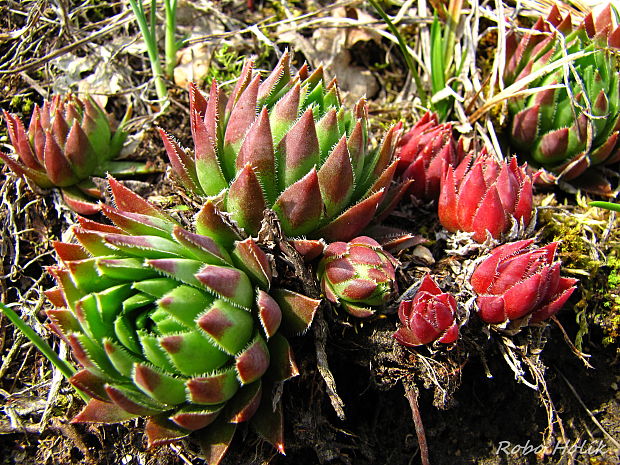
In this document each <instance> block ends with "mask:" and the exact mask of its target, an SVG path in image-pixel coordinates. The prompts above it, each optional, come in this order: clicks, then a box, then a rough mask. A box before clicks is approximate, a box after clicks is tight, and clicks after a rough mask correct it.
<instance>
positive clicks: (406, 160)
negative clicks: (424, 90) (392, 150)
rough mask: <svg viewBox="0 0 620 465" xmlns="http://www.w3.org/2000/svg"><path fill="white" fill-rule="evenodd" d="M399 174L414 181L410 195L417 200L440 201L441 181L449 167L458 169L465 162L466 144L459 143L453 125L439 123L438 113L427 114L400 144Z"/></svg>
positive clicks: (398, 148)
mask: <svg viewBox="0 0 620 465" xmlns="http://www.w3.org/2000/svg"><path fill="white" fill-rule="evenodd" d="M396 154H397V156H398V157H399V160H398V167H397V173H398V174H399V175H400V177H401V178H402V179H412V180H413V183H412V184H411V187H410V188H409V191H408V192H409V193H411V195H413V196H414V197H416V198H417V199H420V200H423V201H427V202H428V201H431V200H437V199H439V187H440V184H441V178H443V177H444V175H445V174H446V171H447V170H448V166H453V167H455V166H456V165H458V164H459V162H460V161H461V160H462V159H463V156H464V153H463V145H462V144H461V143H459V144H457V143H456V141H455V140H454V136H453V135H452V125H451V124H450V123H443V124H439V122H438V120H437V114H436V113H430V112H427V113H425V114H424V116H423V117H422V118H420V120H419V121H418V122H417V123H416V124H415V125H414V126H413V128H411V130H410V131H408V132H406V133H405V134H404V135H403V137H402V138H401V140H400V142H399V143H398V147H397V150H396Z"/></svg>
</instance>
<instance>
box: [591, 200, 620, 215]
mask: <svg viewBox="0 0 620 465" xmlns="http://www.w3.org/2000/svg"><path fill="white" fill-rule="evenodd" d="M588 205H590V206H591V207H598V208H605V209H607V210H613V211H615V212H620V204H619V203H613V202H601V201H596V202H590V203H589V204H588Z"/></svg>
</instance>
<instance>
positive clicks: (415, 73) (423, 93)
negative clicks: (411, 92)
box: [368, 0, 428, 107]
mask: <svg viewBox="0 0 620 465" xmlns="http://www.w3.org/2000/svg"><path fill="white" fill-rule="evenodd" d="M368 2H369V3H370V4H371V5H372V7H373V8H374V9H375V11H376V12H377V13H378V14H379V16H381V19H383V21H385V24H387V27H388V29H389V30H390V32H391V33H392V34H394V37H396V39H397V40H398V46H399V48H400V50H401V52H402V54H403V57H404V58H405V62H406V63H407V68H409V71H410V72H411V75H412V76H413V80H414V81H415V85H416V87H417V90H418V93H419V95H420V100H422V106H425V107H426V106H427V105H428V96H427V95H426V91H425V90H424V86H423V85H422V80H421V79H420V75H419V74H418V70H417V68H416V67H415V64H414V63H413V58H412V57H411V55H410V54H409V51H408V50H407V44H406V43H405V39H403V36H402V35H401V33H400V32H399V30H398V29H397V28H396V26H395V25H394V23H393V22H392V20H391V19H390V17H389V16H388V15H387V13H386V12H385V11H383V8H381V6H380V5H379V3H377V2H376V0H368Z"/></svg>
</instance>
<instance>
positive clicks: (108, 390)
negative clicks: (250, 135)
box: [48, 178, 318, 447]
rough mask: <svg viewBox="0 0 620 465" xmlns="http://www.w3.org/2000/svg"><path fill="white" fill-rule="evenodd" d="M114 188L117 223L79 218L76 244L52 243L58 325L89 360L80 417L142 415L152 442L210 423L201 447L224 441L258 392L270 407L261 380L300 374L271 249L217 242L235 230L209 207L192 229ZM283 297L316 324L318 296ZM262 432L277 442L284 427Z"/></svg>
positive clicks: (82, 374)
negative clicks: (275, 292)
mask: <svg viewBox="0 0 620 465" xmlns="http://www.w3.org/2000/svg"><path fill="white" fill-rule="evenodd" d="M110 187H111V191H112V194H113V196H114V201H115V204H116V206H117V208H111V207H108V206H106V205H102V206H101V209H102V212H103V214H105V215H106V216H107V217H108V218H109V219H110V220H111V221H112V222H113V223H114V225H105V224H101V223H96V222H93V221H89V220H85V219H80V225H79V226H76V227H74V229H73V233H74V235H75V237H76V238H77V240H78V244H69V243H63V242H57V243H55V248H56V251H57V253H58V256H59V259H60V264H59V266H56V267H52V268H51V269H50V271H51V273H52V274H53V275H54V277H55V278H56V281H57V283H58V288H56V289H54V290H52V291H49V292H48V297H49V298H50V300H51V301H52V302H53V303H54V304H55V305H56V306H57V307H59V308H57V309H55V310H50V311H48V316H49V318H50V320H51V326H52V328H53V329H55V330H56V332H57V333H58V334H59V335H60V336H61V337H63V338H64V339H65V340H66V341H67V342H68V344H69V345H70V347H71V349H72V351H73V354H74V356H75V358H76V359H77V360H78V362H79V363H80V364H81V365H82V367H83V369H82V370H81V371H79V372H78V373H77V374H76V375H74V376H73V377H72V378H71V380H70V381H71V382H72V383H73V384H74V385H75V386H76V387H78V388H79V389H81V390H83V391H84V392H86V393H87V394H89V395H90V396H92V398H93V399H92V400H91V401H90V402H89V403H88V404H87V405H86V407H85V408H84V410H83V411H82V412H81V413H80V414H79V415H78V416H77V417H76V418H75V419H74V421H80V422H105V423H108V422H117V421H123V420H126V419H129V418H133V417H137V416H147V417H149V420H148V422H147V426H146V433H147V436H148V439H149V444H151V445H154V444H161V443H166V442H170V441H173V440H176V439H178V438H181V437H184V436H187V435H188V434H190V433H191V432H192V431H196V430H202V429H203V428H206V427H208V428H207V430H205V431H206V433H204V434H203V436H202V439H201V441H202V442H203V444H204V443H205V442H206V443H208V441H209V440H210V439H209V438H216V439H213V440H217V441H220V442H218V444H221V441H222V440H223V441H224V443H226V444H227V443H228V442H229V440H230V438H231V437H232V433H233V432H234V425H235V424H237V423H239V422H242V421H246V420H248V419H250V418H251V417H252V416H253V415H254V413H255V412H256V411H257V408H258V407H259V405H260V403H261V399H262V398H263V397H265V398H266V399H268V402H269V405H270V406H271V398H270V394H269V393H270V390H269V389H267V391H266V393H265V391H264V390H263V384H264V382H265V380H267V382H269V383H272V382H277V381H282V380H284V379H287V378H289V377H292V376H295V375H296V374H297V371H296V367H295V363H294V361H293V359H292V358H291V353H290V348H289V346H288V343H287V342H286V339H284V338H283V337H282V336H280V335H279V334H277V330H278V328H279V327H280V323H281V321H282V318H283V311H282V309H281V306H280V304H279V303H278V302H277V301H276V300H275V299H274V297H272V296H271V295H270V294H269V293H268V292H269V289H270V285H271V276H272V274H271V267H270V263H269V260H268V257H267V256H266V254H265V253H264V252H263V251H262V250H261V249H260V248H259V247H258V245H257V244H256V243H255V242H254V241H253V240H251V239H247V240H244V241H237V242H234V245H232V247H231V248H230V249H229V250H231V252H230V253H229V252H228V250H227V248H226V247H225V246H224V245H222V244H223V243H225V242H226V241H227V240H228V241H230V243H232V241H233V240H234V239H235V237H234V232H233V231H232V230H231V229H226V227H225V224H224V223H223V222H221V221H220V222H219V223H218V222H217V217H216V216H213V215H212V214H211V213H210V211H211V206H210V205H209V204H207V205H205V207H204V208H203V210H202V211H201V212H200V213H199V214H198V216H197V218H196V224H195V227H196V231H197V232H190V231H188V230H186V229H184V228H182V227H181V226H179V225H178V224H177V223H176V222H175V221H174V220H173V219H172V218H171V217H169V216H168V215H167V214H166V213H164V212H163V211H161V210H159V209H157V208H156V207H154V206H153V205H151V204H150V203H148V202H147V201H145V200H144V199H142V198H141V197H139V196H137V195H135V194H133V193H132V192H131V191H129V190H128V189H126V188H125V187H123V186H122V185H121V184H119V183H118V182H116V181H115V180H114V179H112V178H111V179H110ZM205 231H216V232H218V233H219V238H220V239H221V240H218V239H213V238H212V237H209V236H208V235H204V234H202V233H203V232H205ZM279 294H282V295H284V296H285V297H287V300H286V301H285V304H286V311H287V312H289V313H293V314H294V313H295V312H296V310H298V309H300V308H301V311H299V312H298V313H299V315H298V316H297V319H296V323H297V324H298V325H300V324H303V323H305V324H306V326H307V325H309V324H310V322H311V320H312V316H313V312H314V310H316V307H317V306H318V302H317V301H315V300H312V299H308V298H307V297H304V296H301V295H298V294H295V293H292V292H290V291H280V293H279ZM291 302H296V303H298V304H299V305H297V306H295V305H292V304H291ZM300 322H302V323H300ZM271 413H272V414H273V412H271ZM280 423H281V422H280ZM262 424H264V422H263V423H262ZM268 424H275V425H276V426H277V424H279V423H278V422H277V421H276V422H275V423H269V422H268ZM260 432H261V433H263V434H264V435H265V436H266V437H267V439H269V440H271V441H272V442H274V443H275V444H276V446H277V447H281V436H282V434H281V429H280V430H278V428H277V427H276V428H263V430H262V431H260ZM205 438H206V439H205Z"/></svg>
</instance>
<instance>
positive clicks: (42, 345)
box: [0, 303, 90, 402]
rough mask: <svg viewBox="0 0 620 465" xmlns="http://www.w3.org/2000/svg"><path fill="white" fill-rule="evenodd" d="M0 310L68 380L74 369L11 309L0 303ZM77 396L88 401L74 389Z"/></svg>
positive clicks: (84, 395)
mask: <svg viewBox="0 0 620 465" xmlns="http://www.w3.org/2000/svg"><path fill="white" fill-rule="evenodd" d="M0 310H2V313H4V314H5V315H6V317H7V318H8V319H9V321H10V322H11V323H13V324H14V325H15V327H16V328H17V329H19V330H20V331H21V332H22V334H23V335H24V336H26V337H27V338H28V340H29V341H30V342H32V343H33V344H34V346H35V347H36V348H37V349H39V351H40V352H41V353H42V354H43V355H44V356H45V358H47V359H48V360H49V361H50V362H51V363H52V365H54V366H55V367H56V368H58V369H59V370H60V372H61V373H62V374H63V375H64V377H65V378H67V379H69V378H71V376H73V375H74V374H75V368H73V367H72V366H71V365H69V364H68V363H67V362H66V361H65V360H63V359H61V358H60V357H59V356H58V354H57V353H56V352H54V349H52V348H51V347H50V346H49V344H48V343H47V342H45V341H44V340H43V338H42V337H41V336H39V335H38V334H37V333H36V332H35V331H34V329H32V328H31V327H30V326H28V325H27V324H26V323H25V322H24V320H22V319H21V318H20V317H19V315H18V314H17V313H15V312H14V311H13V310H12V309H10V308H9V307H7V306H6V305H4V304H3V303H0ZM75 390H76V392H77V393H78V394H79V396H80V397H81V398H82V399H84V401H85V402H88V401H89V400H90V397H89V396H88V395H86V394H85V393H84V392H82V391H80V390H79V389H75Z"/></svg>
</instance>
